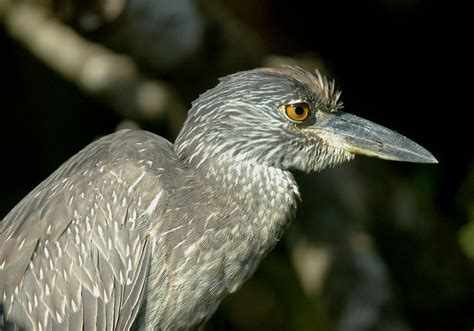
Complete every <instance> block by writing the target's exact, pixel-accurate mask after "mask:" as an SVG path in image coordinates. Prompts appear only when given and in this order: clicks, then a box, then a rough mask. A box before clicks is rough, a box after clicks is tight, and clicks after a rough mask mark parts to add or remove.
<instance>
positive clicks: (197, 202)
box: [0, 67, 436, 330]
mask: <svg viewBox="0 0 474 331" xmlns="http://www.w3.org/2000/svg"><path fill="white" fill-rule="evenodd" d="M338 98H339V92H337V91H336V90H335V88H334V85H333V83H330V82H328V81H327V80H326V78H324V77H323V76H322V75H320V74H319V73H318V72H314V73H310V72H307V71H304V70H302V69H299V68H295V67H282V68H279V69H266V68H263V69H256V70H250V71H245V72H240V73H236V74H233V75H230V76H228V77H225V78H223V79H222V80H221V82H220V84H219V85H217V86H216V87H215V88H213V89H211V90H209V91H207V92H206V93H204V94H203V95H201V96H200V98H199V99H198V100H197V101H196V102H194V104H193V106H192V108H191V110H190V111H189V114H188V117H187V120H186V122H185V124H184V126H183V128H182V130H181V132H180V134H179V136H178V138H177V140H176V142H175V144H174V145H173V144H171V143H170V142H168V141H167V140H165V139H164V138H161V137H159V136H157V135H154V134H152V133H149V132H145V131H132V130H123V131H118V132H116V133H114V134H111V135H108V136H106V137H103V138H102V139H99V140H97V141H95V142H93V143H92V144H90V145H89V146H87V147H86V148H84V149H83V150H82V151H81V152H79V153H78V154H76V155H75V156H73V157H72V158H71V159H70V160H69V161H67V162H66V163H64V164H63V165H62V166H61V167H60V168H59V169H58V170H57V171H56V172H54V173H53V174H52V175H51V176H50V177H48V178H47V179H46V180H45V181H44V182H43V183H41V184H40V185H39V186H38V187H36V188H35V189H34V190H33V191H32V192H31V193H30V194H28V195H27V196H26V197H25V198H24V199H23V200H22V201H21V202H20V203H19V204H18V205H17V206H16V207H15V208H13V210H12V211H11V212H10V213H9V214H8V215H7V216H6V217H5V219H4V220H3V221H2V222H1V223H0V245H1V247H0V303H2V304H3V310H4V315H5V317H6V320H8V321H10V322H11V323H13V324H15V325H16V326H18V327H20V328H25V329H36V330H51V329H53V330H55V329H71V330H75V329H83V330H94V329H100V330H102V329H104V330H105V329H107V330H126V329H129V328H130V327H131V326H136V327H146V329H158V330H187V329H190V328H193V327H196V326H199V325H203V324H204V323H205V321H206V320H207V319H209V317H210V316H211V315H212V313H213V312H214V311H215V310H216V308H217V306H218V305H219V303H220V301H221V300H222V298H223V297H224V296H226V295H227V294H228V293H232V292H234V291H235V290H237V289H238V288H239V287H240V286H241V285H242V283H243V282H244V281H245V280H246V279H247V278H248V277H249V276H250V275H252V273H253V272H254V271H255V269H256V267H257V266H258V265H259V263H260V262H261V260H262V258H263V257H264V256H265V254H267V252H268V251H269V250H270V249H271V248H272V247H273V246H274V245H275V244H276V242H277V240H278V238H279V237H280V236H281V234H282V232H283V230H284V229H285V228H286V226H287V225H288V222H289V220H290V219H291V218H292V216H293V214H294V211H295V208H296V201H297V200H298V187H297V185H296V183H295V181H294V180H293V177H292V175H291V173H290V170H291V169H300V170H303V171H307V172H309V171H317V170H321V169H323V168H325V167H328V166H333V165H336V164H338V163H341V162H343V161H347V160H350V159H351V158H352V157H353V156H354V154H366V155H370V156H376V157H380V158H383V159H389V160H399V161H409V162H427V163H430V162H436V160H435V159H434V157H433V156H432V155H431V154H430V153H429V152H428V151H426V150H425V149H423V148H422V147H421V146H419V145H417V144H415V143H414V142H412V141H410V140H409V139H407V138H405V137H403V136H401V135H399V134H397V133H395V132H393V131H390V130H388V129H386V128H383V127H381V126H379V125H377V124H374V123H371V122H369V121H366V120H363V119H361V118H358V117H356V116H353V115H350V114H347V113H343V112H341V111H340V109H341V107H342V104H341V103H340V102H339V100H338Z"/></svg>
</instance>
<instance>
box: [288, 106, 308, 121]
mask: <svg viewBox="0 0 474 331" xmlns="http://www.w3.org/2000/svg"><path fill="white" fill-rule="evenodd" d="M285 113H286V116H288V117H289V118H290V119H291V120H293V121H297V122H301V121H304V120H305V119H307V118H308V116H309V105H308V104H307V103H306V102H301V103H294V104H291V105H286V106H285Z"/></svg>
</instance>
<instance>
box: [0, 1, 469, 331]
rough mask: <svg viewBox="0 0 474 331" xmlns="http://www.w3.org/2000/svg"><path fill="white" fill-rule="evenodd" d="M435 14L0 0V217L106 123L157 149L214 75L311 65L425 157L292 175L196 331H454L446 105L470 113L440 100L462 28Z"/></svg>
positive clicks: (369, 8)
mask: <svg viewBox="0 0 474 331" xmlns="http://www.w3.org/2000/svg"><path fill="white" fill-rule="evenodd" d="M450 9H451V7H450V5H448V4H447V3H445V4H444V5H437V4H436V3H435V2H434V1H429V0H428V1H414V0H404V1H389V0H370V1H365V2H357V1H312V2H305V1H291V2H287V1H281V0H274V1H270V0H264V1H250V0H244V1H239V2H236V1H229V0H200V1H197V0H196V1H194V0H180V1H174V2H173V3H172V4H171V2H165V1H152V0H128V1H125V0H107V1H104V0H87V1H82V2H81V1H79V0H22V1H20V0H16V1H13V0H0V19H1V20H2V23H3V24H2V28H1V29H2V30H0V49H1V50H2V52H1V53H0V54H1V55H0V56H1V58H0V61H1V62H0V63H1V65H2V77H3V80H4V81H5V82H7V84H6V87H3V89H2V99H1V100H0V102H1V108H2V120H1V122H0V144H1V148H2V170H3V172H2V175H1V176H0V177H1V178H2V185H1V186H0V216H3V215H5V214H6V213H7V212H8V211H9V210H10V209H11V208H12V207H13V206H14V205H15V204H16V203H17V202H18V201H19V200H20V199H21V198H22V197H23V196H24V195H25V194H26V193H28V192H29V191H30V190H31V189H33V188H34V186H35V185H37V184H38V183H39V182H40V181H41V180H42V179H44V178H45V177H46V176H48V175H49V174H50V173H51V172H52V171H53V170H54V169H55V168H56V167H57V166H59V165H60V164H61V163H62V162H64V161H65V160H66V159H67V158H68V157H70V156H71V155H73V154H74V153H76V152H77V151H78V150H79V149H80V148H82V147H83V146H85V145H86V144H87V143H89V142H90V141H92V140H93V139H95V138H97V137H99V136H102V135H105V134H108V133H110V132H112V131H113V130H115V129H117V128H123V127H134V128H143V129H147V130H151V131H153V132H155V133H157V134H160V135H162V136H165V137H167V138H168V139H170V140H173V139H174V137H175V136H176V134H177V132H178V130H179V127H180V124H181V122H182V121H183V119H184V117H185V109H186V108H188V107H189V104H190V103H191V101H192V100H194V99H195V98H196V97H197V96H198V95H199V94H200V93H202V92H204V91H205V90H206V89H208V88H210V87H212V86H213V85H215V84H216V82H217V78H218V77H220V76H223V75H226V74H229V73H232V72H235V71H237V70H243V69H248V68H253V67H256V66H261V65H267V66H275V65H279V64H282V63H290V64H298V65H300V66H303V67H306V68H308V69H312V68H314V67H318V68H319V69H320V70H321V71H323V72H324V73H326V74H328V75H329V76H331V77H335V78H336V80H337V83H338V85H339V86H340V87H341V89H342V91H343V99H344V103H345V106H346V110H347V111H348V112H351V113H356V114H358V115H360V116H362V117H365V118H368V119H370V120H373V121H374V122H378V123H380V124H382V125H384V126H387V127H389V128H392V129H395V130H398V131H400V132H401V133H403V134H405V135H406V136H408V137H410V138H412V139H413V140H415V141H417V142H419V143H421V144H422V145H423V146H425V147H426V148H427V149H429V150H430V151H432V152H433V154H434V155H435V156H436V157H437V158H438V160H439V161H440V163H439V165H435V166H433V165H410V164H399V163H389V162H384V161H381V160H373V159H368V158H357V159H356V160H355V161H353V162H351V163H348V164H346V165H343V166H340V167H338V168H335V169H330V170H326V171H324V172H322V173H319V174H310V175H307V174H299V173H298V174H296V177H297V181H298V183H299V184H300V185H301V193H302V202H301V204H300V208H299V210H298V215H297V219H296V221H295V222H294V223H293V224H292V226H291V227H290V229H289V230H288V233H287V234H286V235H285V237H284V238H283V239H282V242H281V243H280V244H279V245H278V246H277V247H276V249H275V250H274V251H273V252H272V253H271V254H270V255H269V256H268V257H267V258H266V260H265V261H264V263H263V264H262V266H261V267H260V268H259V270H258V271H257V273H256V275H255V276H254V277H253V278H252V279H250V280H249V281H248V282H247V283H246V284H245V285H244V287H243V288H242V289H240V290H239V291H238V292H237V293H235V294H234V295H232V296H230V297H228V298H226V299H225V300H224V302H223V304H222V305H221V307H220V308H219V310H218V312H217V314H216V316H215V317H214V318H213V319H212V320H211V321H210V322H209V324H208V325H207V327H206V329H207V330H338V331H345V330H348V331H349V330H383V331H386V330H389V331H392V330H393V331H399V330H400V331H402V330H430V331H431V330H440V331H441V330H471V329H472V328H473V327H474V318H473V316H474V163H473V151H472V146H470V145H472V137H471V136H470V132H472V128H470V125H471V124H470V121H463V120H462V119H461V120H458V119H459V117H456V118H454V117H450V115H451V114H450V113H449V112H446V110H453V109H461V110H463V109H470V108H468V107H457V106H456V105H455V104H454V103H455V102H456V101H457V100H456V99H457V98H453V97H452V96H457V95H459V94H460V92H459V91H458V89H459V88H461V87H459V86H455V87H453V88H456V90H455V91H451V90H449V89H450V88H451V86H450V84H449V83H447V82H449V81H451V80H452V78H451V77H447V76H448V74H446V73H444V72H442V70H440V69H439V65H440V63H443V64H445V65H446V66H447V67H449V71H450V72H453V71H456V70H455V68H456V66H457V65H461V64H460V55H459V54H461V53H463V52H461V51H460V50H459V49H458V48H457V47H458V45H457V43H454V42H453V38H451V37H450V36H451V35H459V33H460V32H459V31H468V29H460V30H456V31H452V32H453V33H452V34H450V33H447V30H446V29H448V28H452V29H455V28H454V27H455V26H456V25H450V24H447V23H446V24H440V22H446V20H445V17H446V16H447V15H448V14H447V12H449V10H450ZM458 21H459V22H462V20H458ZM447 36H448V37H447ZM466 40H467V39H466ZM452 56H454V59H451V57H452ZM461 66H462V65H461ZM458 71H459V72H464V67H461V68H460V69H459V70H458ZM441 85H442V87H440V86H441ZM454 85H459V84H454ZM466 95H469V94H466ZM460 114H461V115H462V111H460V112H459V113H458V114H457V116H460ZM451 128H453V132H448V131H450V129H451ZM464 134H465V135H466V137H464V136H463V135H464ZM461 144H466V145H467V147H463V145H461ZM457 146H460V147H461V150H459V149H458V148H455V147H457Z"/></svg>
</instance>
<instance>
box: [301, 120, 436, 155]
mask: <svg viewBox="0 0 474 331" xmlns="http://www.w3.org/2000/svg"><path fill="white" fill-rule="evenodd" d="M309 128H311V129H313V130H315V131H317V132H315V133H316V134H317V135H318V136H319V137H321V138H322V139H323V140H324V141H325V143H326V144H328V145H330V146H332V147H335V148H342V149H344V150H346V151H348V152H351V153H354V154H363V155H367V156H375V157H378V158H381V159H385V160H394V161H405V162H417V163H438V161H437V160H436V159H435V158H434V156H433V155H431V153H430V152H428V151H427V150H426V149H424V148H423V147H421V146H420V145H418V144H417V143H415V142H413V141H412V140H410V139H408V138H406V137H404V136H402V135H401V134H398V133H396V132H394V131H392V130H389V129H387V128H384V127H383V126H381V125H378V124H375V123H372V122H370V121H367V120H365V119H363V118H360V117H357V116H354V115H351V114H348V113H344V112H341V111H338V112H335V113H323V112H318V115H317V117H316V121H315V123H314V124H313V125H312V126H311V127H309Z"/></svg>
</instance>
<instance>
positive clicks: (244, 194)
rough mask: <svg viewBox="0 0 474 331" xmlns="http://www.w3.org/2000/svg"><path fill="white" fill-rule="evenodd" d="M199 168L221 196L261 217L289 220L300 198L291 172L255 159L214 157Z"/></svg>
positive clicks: (230, 203) (227, 202) (228, 202)
mask: <svg viewBox="0 0 474 331" xmlns="http://www.w3.org/2000/svg"><path fill="white" fill-rule="evenodd" d="M199 171H200V173H201V175H202V176H203V177H205V181H206V182H207V183H211V185H212V186H213V188H214V191H215V194H216V195H218V198H219V199H224V201H226V204H228V205H236V206H239V208H243V209H244V210H245V211H246V212H248V213H249V215H258V217H259V218H270V219H274V218H278V219H280V218H281V220H282V221H285V222H286V221H287V219H288V216H289V214H290V213H291V212H292V210H293V209H294V208H295V207H296V200H297V199H298V198H299V191H298V186H297V185H296V182H295V180H294V178H293V176H292V174H291V173H290V172H289V171H286V170H282V169H279V168H276V167H272V166H268V165H261V164H256V163H253V162H251V161H245V160H243V161H239V162H233V161H229V160H222V159H219V160H211V161H209V162H206V164H205V166H202V167H199Z"/></svg>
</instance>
